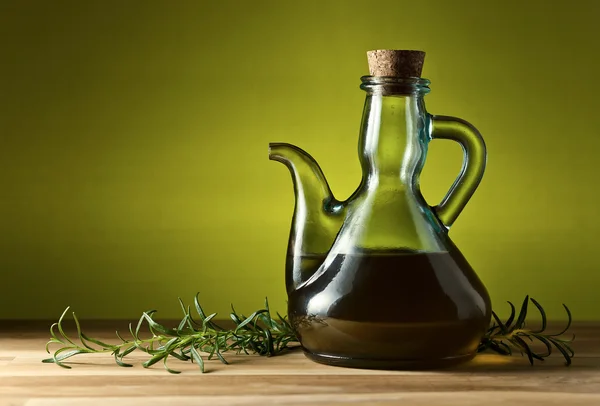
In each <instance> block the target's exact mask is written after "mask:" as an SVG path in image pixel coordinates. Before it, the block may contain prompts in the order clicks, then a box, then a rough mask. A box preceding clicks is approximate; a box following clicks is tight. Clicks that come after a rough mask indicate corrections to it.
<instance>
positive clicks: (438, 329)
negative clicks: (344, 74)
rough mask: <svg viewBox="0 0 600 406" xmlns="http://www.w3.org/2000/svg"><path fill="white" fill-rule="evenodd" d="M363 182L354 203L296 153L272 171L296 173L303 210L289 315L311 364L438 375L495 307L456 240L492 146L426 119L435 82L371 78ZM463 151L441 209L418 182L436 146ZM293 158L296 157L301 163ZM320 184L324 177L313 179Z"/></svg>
mask: <svg viewBox="0 0 600 406" xmlns="http://www.w3.org/2000/svg"><path fill="white" fill-rule="evenodd" d="M361 88H362V89H363V90H365V91H366V92H367V96H366V102H365V107H364V110H363V120H362V124H361V131H360V139H359V159H360V162H361V166H362V171H363V175H362V180H361V183H360V185H359V186H358V188H357V189H356V191H355V192H354V193H353V194H352V196H350V197H349V198H348V199H347V200H346V201H344V202H340V201H337V200H336V199H335V198H333V196H332V195H331V193H330V191H329V187H328V186H327V184H326V182H325V181H324V177H323V176H322V172H321V171H320V169H319V168H318V165H317V164H316V162H314V160H312V158H310V156H308V155H307V154H305V153H303V152H302V151H301V150H299V149H297V148H296V147H291V146H290V147H289V148H288V150H287V151H288V153H287V155H286V147H285V146H284V144H277V146H276V147H275V149H274V152H273V153H272V158H271V159H276V160H279V161H281V162H284V163H286V165H287V166H288V167H289V168H290V171H291V172H292V175H293V179H294V185H295V191H296V208H295V212H294V219H293V222H292V231H291V233H290V240H289V246H288V254H287V262H286V285H287V291H288V315H289V320H290V323H291V324H292V326H293V327H294V329H295V331H296V333H297V336H298V338H299V340H300V342H301V345H302V347H303V349H304V351H305V353H306V355H307V356H308V357H309V358H311V359H313V360H315V361H318V362H322V363H326V364H330V365H339V366H349V367H362V368H400V369H415V368H436V367H444V366H450V365H454V364H457V363H461V362H464V361H466V360H468V359H470V358H472V357H473V356H474V355H475V353H476V351H477V348H478V345H479V343H480V340H481V338H482V337H483V335H484V334H485V332H486V330H487V328H488V327H489V323H490V318H491V306H490V298H489V295H488V293H487V291H486V288H485V287H484V285H483V283H482V282H481V280H480V279H479V278H478V276H477V275H476V273H475V272H474V270H473V269H472V267H471V266H470V265H469V263H468V261H467V260H466V259H465V258H464V256H463V255H462V253H461V252H460V251H459V250H458V248H457V247H456V246H455V244H454V243H453V242H452V240H451V239H450V237H449V236H448V230H449V228H450V226H451V225H452V223H453V222H454V220H455V219H456V217H457V216H458V214H459V213H460V211H461V210H462V208H463V207H464V205H465V204H466V202H467V201H468V200H469V198H470V196H471V195H472V193H473V192H474V190H475V188H476V187H477V185H478V184H479V181H480V180H481V177H482V174H483V170H484V167H485V159H486V151H485V144H484V143H483V140H482V139H481V137H480V135H479V133H478V132H477V130H475V129H474V128H473V127H472V126H471V125H470V124H468V123H466V122H465V121H463V120H460V119H455V118H451V117H437V116H432V115H430V114H429V113H427V111H426V109H425V103H424V96H425V94H427V93H428V92H429V81H427V80H426V79H421V78H419V77H409V78H403V77H378V76H366V77H363V78H362V85H361ZM435 138H447V139H452V140H455V141H458V142H459V143H460V144H461V145H462V146H463V150H464V151H465V164H464V165H463V168H462V171H461V173H460V174H459V176H458V178H457V180H456V182H455V183H454V185H453V186H452V188H451V189H450V191H449V193H448V194H447V196H446V197H445V198H444V200H443V201H442V203H440V204H439V205H437V206H433V207H432V206H430V205H428V204H427V203H426V201H425V199H424V198H423V196H422V194H421V191H420V183H419V177H420V173H421V170H422V168H423V166H424V164H425V158H426V154H427V148H428V145H429V142H430V141H431V140H432V139H435ZM294 154H295V155H294ZM315 174H316V175H315Z"/></svg>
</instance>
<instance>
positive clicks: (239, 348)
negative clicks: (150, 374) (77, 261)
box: [42, 295, 297, 374]
mask: <svg viewBox="0 0 600 406" xmlns="http://www.w3.org/2000/svg"><path fill="white" fill-rule="evenodd" d="M179 303H180V305H181V309H182V310H183V313H184V316H183V318H182V319H181V322H180V323H179V325H178V326H177V328H167V327H165V326H163V325H161V324H159V323H158V322H156V321H155V320H154V318H153V316H154V313H156V311H154V310H152V311H148V312H144V313H143V314H142V316H141V317H140V319H139V321H138V323H137V326H136V327H135V329H134V328H133V326H132V325H131V324H130V325H129V332H130V334H131V339H125V338H123V336H122V335H121V334H120V333H119V332H118V331H117V333H116V334H117V337H118V338H119V339H120V340H121V342H120V343H119V344H108V343H105V342H102V341H100V340H97V339H94V338H90V337H88V336H87V335H86V334H84V333H83V332H82V330H81V326H80V323H79V320H78V318H77V316H76V315H75V313H74V312H73V320H74V321H75V326H76V328H77V338H78V339H79V342H80V343H81V344H78V343H76V341H74V340H73V339H71V338H70V337H69V336H68V335H67V334H66V333H65V331H64V329H63V323H64V319H65V316H66V314H67V312H68V311H69V308H68V307H67V309H65V311H64V312H63V314H62V316H61V317H60V319H59V320H58V322H57V323H54V324H53V325H52V326H51V327H50V334H51V335H52V338H51V339H50V340H49V341H48V343H47V344H46V351H47V352H48V353H50V345H52V344H59V345H61V347H60V348H58V349H57V350H56V351H55V352H54V353H53V354H52V357H51V358H48V359H44V360H43V361H42V362H45V363H55V364H57V365H59V366H61V367H63V368H71V367H70V366H68V365H66V364H65V363H64V361H65V360H67V359H68V358H71V357H73V356H75V355H79V354H90V353H111V354H112V355H113V356H114V358H115V362H116V363H117V364H118V365H119V366H122V367H131V366H132V365H131V364H128V363H125V362H124V358H125V357H126V356H128V355H129V354H131V353H132V352H133V351H135V350H139V351H143V352H145V353H147V354H149V355H150V359H148V360H147V361H146V362H144V363H143V364H142V366H143V367H144V368H148V367H150V366H152V365H154V364H156V363H157V362H160V361H162V362H163V364H164V367H165V369H166V370H167V371H169V372H170V373H173V374H178V373H180V371H176V370H173V369H171V368H170V367H169V366H168V360H169V359H170V358H171V357H173V358H177V359H179V360H181V361H192V362H194V363H196V364H198V366H199V368H200V370H201V371H202V372H204V358H206V359H208V360H210V359H212V358H213V357H217V358H218V359H219V360H220V361H221V362H222V363H224V364H227V360H226V359H225V357H224V356H223V353H225V352H228V351H235V352H236V353H238V354H239V353H245V354H250V353H255V354H259V355H265V356H271V355H275V354H278V353H280V352H282V351H284V350H286V349H289V348H291V347H290V346H289V344H290V343H292V342H295V341H297V340H296V336H295V334H294V332H293V330H292V327H291V326H290V324H289V323H288V321H287V319H286V318H285V317H283V316H281V315H280V314H279V313H278V314H277V319H274V318H273V317H272V316H271V311H270V309H269V303H268V300H265V308H264V309H261V310H258V311H256V312H254V313H252V314H251V315H250V316H248V317H246V316H244V315H243V314H238V313H237V312H236V311H235V309H234V308H233V306H232V311H231V314H230V317H231V319H232V320H233V322H234V323H235V324H236V327H235V328H234V329H225V328H222V327H220V326H219V325H217V324H216V323H215V322H214V321H213V319H214V317H215V316H216V313H213V314H210V315H208V316H207V315H206V313H205V312H204V309H202V306H200V303H199V301H198V295H196V297H195V299H194V307H195V310H196V312H197V314H198V317H199V319H200V320H199V321H196V320H195V319H194V318H193V317H192V314H191V309H190V306H187V307H186V306H185V305H184V304H183V302H182V301H181V299H179ZM144 323H146V324H147V325H148V329H149V331H150V333H151V334H152V337H150V338H142V337H140V331H141V329H142V326H143V325H144Z"/></svg>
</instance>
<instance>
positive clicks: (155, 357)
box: [142, 352, 169, 368]
mask: <svg viewBox="0 0 600 406" xmlns="http://www.w3.org/2000/svg"><path fill="white" fill-rule="evenodd" d="M168 355H169V354H168V353H165V352H159V353H158V354H155V355H153V356H152V358H150V359H149V360H148V361H146V362H144V363H143V364H142V366H143V367H144V368H149V367H151V366H152V365H154V364H156V363H157V362H158V361H161V360H162V359H163V358H165V357H167V356H168Z"/></svg>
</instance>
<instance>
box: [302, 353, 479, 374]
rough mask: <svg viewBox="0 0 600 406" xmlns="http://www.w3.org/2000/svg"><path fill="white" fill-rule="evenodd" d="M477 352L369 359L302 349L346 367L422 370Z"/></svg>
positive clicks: (327, 362)
mask: <svg viewBox="0 0 600 406" xmlns="http://www.w3.org/2000/svg"><path fill="white" fill-rule="evenodd" d="M476 354H477V353H472V354H465V355H458V356H455V357H447V358H434V359H369V358H350V357H340V356H337V355H329V354H317V353H312V352H309V351H304V355H306V357H307V358H308V359H310V360H312V361H315V362H318V363H319V364H325V365H331V366H336V367H346V368H361V369H389V370H394V369H395V370H424V369H441V368H449V367H453V366H457V365H460V364H463V363H465V362H468V361H470V360H472V359H473V358H474V357H475V355H476Z"/></svg>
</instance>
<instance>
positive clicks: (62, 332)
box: [56, 306, 77, 346]
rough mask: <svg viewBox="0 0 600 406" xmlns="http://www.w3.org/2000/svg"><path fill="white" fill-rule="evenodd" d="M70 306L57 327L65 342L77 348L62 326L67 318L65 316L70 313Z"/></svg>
mask: <svg viewBox="0 0 600 406" xmlns="http://www.w3.org/2000/svg"><path fill="white" fill-rule="evenodd" d="M69 308H70V306H67V308H66V309H65V311H64V312H63V314H62V315H61V316H60V318H59V319H58V323H56V327H57V328H58V331H59V332H60V335H61V336H63V338H64V339H65V340H67V342H68V343H69V344H72V345H74V346H77V345H76V344H75V343H74V342H73V341H71V339H70V338H69V336H67V335H66V334H65V332H64V330H63V328H62V324H63V319H64V318H65V315H66V314H67V312H68V311H69Z"/></svg>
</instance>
